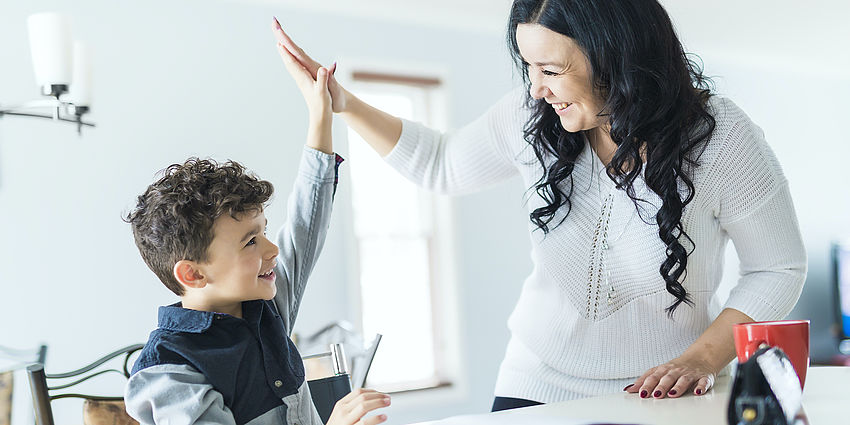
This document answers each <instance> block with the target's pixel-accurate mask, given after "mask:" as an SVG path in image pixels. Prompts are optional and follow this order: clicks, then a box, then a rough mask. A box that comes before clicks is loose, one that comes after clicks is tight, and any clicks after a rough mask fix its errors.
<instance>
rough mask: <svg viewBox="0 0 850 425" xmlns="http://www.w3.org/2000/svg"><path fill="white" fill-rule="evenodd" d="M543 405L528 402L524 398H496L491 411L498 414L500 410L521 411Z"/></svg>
mask: <svg viewBox="0 0 850 425" xmlns="http://www.w3.org/2000/svg"><path fill="white" fill-rule="evenodd" d="M541 404H543V403H540V402H537V401H531V400H526V399H524V398H511V397H496V398H495V399H494V400H493V407H492V408H491V409H490V411H491V412H498V411H500V410H510V409H519V408H520V407H528V406H538V405H541Z"/></svg>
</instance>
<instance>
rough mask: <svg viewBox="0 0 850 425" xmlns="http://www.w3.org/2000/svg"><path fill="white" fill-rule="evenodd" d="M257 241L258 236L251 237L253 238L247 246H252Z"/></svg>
mask: <svg viewBox="0 0 850 425" xmlns="http://www.w3.org/2000/svg"><path fill="white" fill-rule="evenodd" d="M256 243H257V237H256V236H255V237H253V238H251V240H250V241H248V243H247V244H245V246H251V245H254V244H256Z"/></svg>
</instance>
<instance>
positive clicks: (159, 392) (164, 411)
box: [124, 364, 236, 425]
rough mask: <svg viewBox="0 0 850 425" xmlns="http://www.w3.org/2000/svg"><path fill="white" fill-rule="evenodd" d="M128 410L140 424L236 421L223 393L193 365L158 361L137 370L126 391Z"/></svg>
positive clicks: (179, 424) (180, 424) (224, 422)
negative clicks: (162, 363)
mask: <svg viewBox="0 0 850 425" xmlns="http://www.w3.org/2000/svg"><path fill="white" fill-rule="evenodd" d="M124 403H125V405H126V408H127V413H128V414H129V415H130V416H132V417H133V419H135V420H137V421H139V423H140V424H143V425H147V424H163V423H167V424H175V425H184V424H185V425H189V424H198V425H201V424H224V425H230V424H233V425H235V424H236V420H235V419H234V418H233V414H232V413H231V411H230V409H229V408H227V406H225V405H224V398H223V397H222V395H221V393H219V392H218V391H216V390H215V389H213V387H212V385H210V384H209V383H208V382H207V381H206V378H205V377H204V375H203V374H202V373H200V372H198V371H196V370H195V369H193V368H192V367H190V366H185V365H171V364H165V365H158V366H152V367H149V368H146V369H142V370H140V371H138V372H136V373H135V374H133V375H132V376H131V377H130V379H129V381H127V386H126V388H125V392H124Z"/></svg>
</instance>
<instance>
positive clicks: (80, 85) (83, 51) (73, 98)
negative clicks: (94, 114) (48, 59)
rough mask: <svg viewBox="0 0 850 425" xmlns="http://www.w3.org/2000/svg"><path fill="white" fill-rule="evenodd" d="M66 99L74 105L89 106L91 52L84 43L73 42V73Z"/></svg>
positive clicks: (90, 94) (90, 95) (90, 98)
mask: <svg viewBox="0 0 850 425" xmlns="http://www.w3.org/2000/svg"><path fill="white" fill-rule="evenodd" d="M67 100H68V101H69V102H71V103H73V104H74V105H76V106H91V100H92V53H91V48H89V46H87V45H86V44H85V43H81V42H79V41H75V42H74V73H73V78H71V89H70V91H69V92H68V97H67Z"/></svg>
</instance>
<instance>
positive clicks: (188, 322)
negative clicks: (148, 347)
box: [159, 300, 263, 333]
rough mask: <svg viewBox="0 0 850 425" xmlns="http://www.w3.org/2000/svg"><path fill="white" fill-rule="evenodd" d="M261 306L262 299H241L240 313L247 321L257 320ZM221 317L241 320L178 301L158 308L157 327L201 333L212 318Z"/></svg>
mask: <svg viewBox="0 0 850 425" xmlns="http://www.w3.org/2000/svg"><path fill="white" fill-rule="evenodd" d="M262 308H263V301H261V300H255V301H243V302H242V315H243V316H244V320H246V321H248V322H256V321H258V320H259V317H260V315H261V312H262ZM221 319H228V320H243V319H239V318H237V317H233V316H231V315H229V314H225V313H216V312H213V311H199V310H190V309H188V308H183V304H182V303H179V302H178V303H174V304H171V305H166V306H161V307H160V308H159V327H160V328H161V329H165V330H169V331H176V332H189V333H202V332H204V331H206V330H207V329H209V328H210V327H211V326H212V324H213V321H214V320H221Z"/></svg>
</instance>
